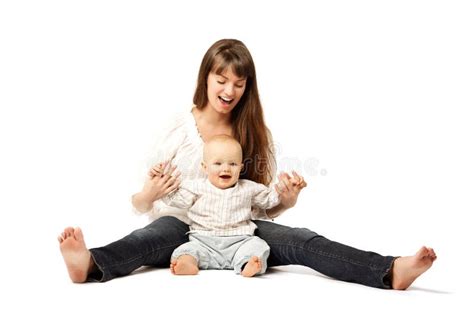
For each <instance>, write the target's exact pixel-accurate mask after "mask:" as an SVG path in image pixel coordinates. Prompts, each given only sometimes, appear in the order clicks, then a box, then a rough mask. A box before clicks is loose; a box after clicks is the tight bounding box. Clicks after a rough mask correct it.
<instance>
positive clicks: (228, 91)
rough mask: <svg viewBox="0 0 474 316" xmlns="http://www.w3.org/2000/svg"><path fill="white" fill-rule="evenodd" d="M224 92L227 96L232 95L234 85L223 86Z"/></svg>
mask: <svg viewBox="0 0 474 316" xmlns="http://www.w3.org/2000/svg"><path fill="white" fill-rule="evenodd" d="M224 92H225V94H226V95H227V96H228V97H233V96H234V85H233V84H227V85H226V86H225V88H224Z"/></svg>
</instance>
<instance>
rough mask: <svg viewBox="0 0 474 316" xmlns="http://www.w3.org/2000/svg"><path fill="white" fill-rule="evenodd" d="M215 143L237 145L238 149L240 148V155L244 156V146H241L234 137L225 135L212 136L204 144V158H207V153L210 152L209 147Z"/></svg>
mask: <svg viewBox="0 0 474 316" xmlns="http://www.w3.org/2000/svg"><path fill="white" fill-rule="evenodd" d="M215 143H216V144H224V143H227V144H233V145H235V146H236V147H238V148H239V150H240V153H241V155H242V146H241V145H240V143H239V142H238V141H237V140H236V139H235V138H234V137H232V136H229V135H225V134H220V135H215V136H212V137H211V138H210V139H208V140H207V142H206V143H205V144H204V156H206V151H207V150H208V148H209V146H210V145H211V144H215Z"/></svg>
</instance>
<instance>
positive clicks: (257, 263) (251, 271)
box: [240, 256, 262, 277]
mask: <svg viewBox="0 0 474 316" xmlns="http://www.w3.org/2000/svg"><path fill="white" fill-rule="evenodd" d="M261 271H262V261H261V260H260V258H259V257H257V256H253V257H252V258H250V260H249V261H248V262H247V264H246V265H245V268H244V269H243V270H242V272H241V273H240V274H241V275H242V276H244V277H253V276H254V275H255V274H257V273H259V272H261Z"/></svg>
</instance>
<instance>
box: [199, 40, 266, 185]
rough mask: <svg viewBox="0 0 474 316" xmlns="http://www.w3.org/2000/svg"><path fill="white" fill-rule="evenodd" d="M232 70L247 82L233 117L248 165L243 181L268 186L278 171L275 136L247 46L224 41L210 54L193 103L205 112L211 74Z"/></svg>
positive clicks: (215, 46) (204, 61) (210, 49)
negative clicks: (266, 122)
mask: <svg viewBox="0 0 474 316" xmlns="http://www.w3.org/2000/svg"><path fill="white" fill-rule="evenodd" d="M229 67H230V69H231V70H232V72H233V73H234V74H235V75H236V76H238V77H240V78H246V79H247V80H246V86H245V91H244V94H243V95H242V97H241V98H240V101H239V103H238V104H237V105H236V106H235V108H234V109H233V110H232V113H231V120H232V133H233V137H235V139H237V141H239V143H240V144H241V146H242V152H243V159H244V160H243V161H244V165H245V166H244V168H243V170H242V174H241V176H240V177H241V178H242V179H249V180H252V181H255V182H258V183H263V184H265V185H268V184H270V182H271V181H272V177H273V173H274V170H275V155H274V153H273V149H272V148H273V144H272V143H271V133H270V130H269V129H268V128H267V126H266V125H265V121H264V119H263V109H262V105H261V103H260V98H259V95H258V88H257V75H256V72H255V65H254V63H253V59H252V56H251V55H250V52H249V50H248V49H247V47H246V46H245V45H244V43H242V42H241V41H238V40H235V39H222V40H220V41H217V42H215V43H214V44H213V45H212V46H211V47H210V48H209V49H208V50H207V52H206V54H205V55H204V57H203V59H202V62H201V67H200V68H199V75H198V81H197V87H196V92H195V93H194V99H193V101H194V104H195V105H196V107H197V108H198V109H203V108H204V107H205V106H206V105H207V104H208V102H209V100H208V98H207V78H208V76H209V73H210V72H214V73H216V74H222V73H223V72H225V70H226V69H227V68H229Z"/></svg>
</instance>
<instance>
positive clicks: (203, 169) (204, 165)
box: [201, 161, 207, 172]
mask: <svg viewBox="0 0 474 316" xmlns="http://www.w3.org/2000/svg"><path fill="white" fill-rule="evenodd" d="M201 168H202V171H204V172H206V171H207V165H206V163H205V162H204V161H201Z"/></svg>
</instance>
